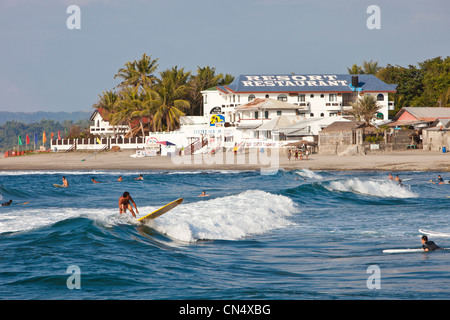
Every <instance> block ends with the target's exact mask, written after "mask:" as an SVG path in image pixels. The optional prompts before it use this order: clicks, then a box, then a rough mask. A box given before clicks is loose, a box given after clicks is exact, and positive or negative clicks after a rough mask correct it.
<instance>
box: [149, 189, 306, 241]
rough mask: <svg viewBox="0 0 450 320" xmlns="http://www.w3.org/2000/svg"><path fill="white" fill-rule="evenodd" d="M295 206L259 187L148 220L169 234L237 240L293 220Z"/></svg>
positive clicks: (181, 237) (185, 238) (180, 237)
mask: <svg viewBox="0 0 450 320" xmlns="http://www.w3.org/2000/svg"><path fill="white" fill-rule="evenodd" d="M297 210H298V209H297V208H296V207H295V205H294V203H293V202H292V200H291V199H289V198H287V197H285V196H281V195H274V194H271V193H267V192H264V191H259V190H250V191H246V192H243V193H240V194H237V195H233V196H227V197H223V198H216V199H208V200H206V198H204V200H201V201H198V202H195V203H187V204H182V205H180V206H178V207H177V208H175V209H173V210H172V211H171V212H169V213H167V214H165V215H163V216H161V217H159V218H158V219H155V220H153V221H150V222H148V224H149V226H151V227H152V228H155V229H156V230H158V231H159V232H161V233H164V234H167V235H168V236H170V237H171V238H174V239H178V240H181V241H186V242H192V241H196V240H199V239H208V240H238V239H242V238H245V237H247V236H251V235H255V234H262V233H265V232H268V231H270V230H274V229H277V228H282V227H285V226H288V225H291V224H293V223H292V222H291V221H289V220H288V217H289V216H290V215H292V214H293V213H294V212H295V211H297Z"/></svg>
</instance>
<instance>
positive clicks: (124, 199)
mask: <svg viewBox="0 0 450 320" xmlns="http://www.w3.org/2000/svg"><path fill="white" fill-rule="evenodd" d="M130 202H131V203H130ZM131 204H133V205H134V208H135V209H136V213H137V214H139V211H138V208H137V206H136V203H135V202H134V200H133V198H132V197H131V196H130V193H129V192H126V191H125V192H124V193H123V195H122V196H121V197H120V198H119V213H120V214H122V213H125V212H127V209H128V210H130V212H131V215H132V216H133V217H134V218H136V214H135V213H134V211H133V206H132V205H131Z"/></svg>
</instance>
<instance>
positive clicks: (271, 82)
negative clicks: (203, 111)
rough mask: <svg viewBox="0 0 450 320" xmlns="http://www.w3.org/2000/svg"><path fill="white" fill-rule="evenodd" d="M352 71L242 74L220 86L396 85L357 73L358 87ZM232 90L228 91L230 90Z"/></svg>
mask: <svg viewBox="0 0 450 320" xmlns="http://www.w3.org/2000/svg"><path fill="white" fill-rule="evenodd" d="M352 76H353V75H351V74H276V75H240V76H238V77H236V78H235V79H234V81H233V82H232V83H230V84H229V85H225V86H219V87H217V89H219V90H222V91H225V92H228V91H229V90H231V91H232V92H236V93H239V92H246V93H249V92H255V93H257V92H286V93H294V92H295V93H297V92H352V91H355V90H356V91H369V92H395V91H396V88H397V85H396V84H387V83H385V82H383V81H382V80H380V79H378V78H377V77H375V76H374V75H372V74H358V75H356V76H358V88H354V87H353V86H352V85H351V84H352ZM228 89H229V90H228Z"/></svg>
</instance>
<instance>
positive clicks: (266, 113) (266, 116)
mask: <svg viewBox="0 0 450 320" xmlns="http://www.w3.org/2000/svg"><path fill="white" fill-rule="evenodd" d="M264 118H265V119H269V111H267V110H266V111H264Z"/></svg>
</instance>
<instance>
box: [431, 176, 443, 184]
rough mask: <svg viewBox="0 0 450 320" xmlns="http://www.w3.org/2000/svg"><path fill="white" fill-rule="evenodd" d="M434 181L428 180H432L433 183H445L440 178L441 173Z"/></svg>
mask: <svg viewBox="0 0 450 320" xmlns="http://www.w3.org/2000/svg"><path fill="white" fill-rule="evenodd" d="M435 181H436V182H434V181H433V180H430V182H432V183H433V184H445V181H444V179H442V177H441V175H438V177H437V179H436V180H435Z"/></svg>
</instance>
